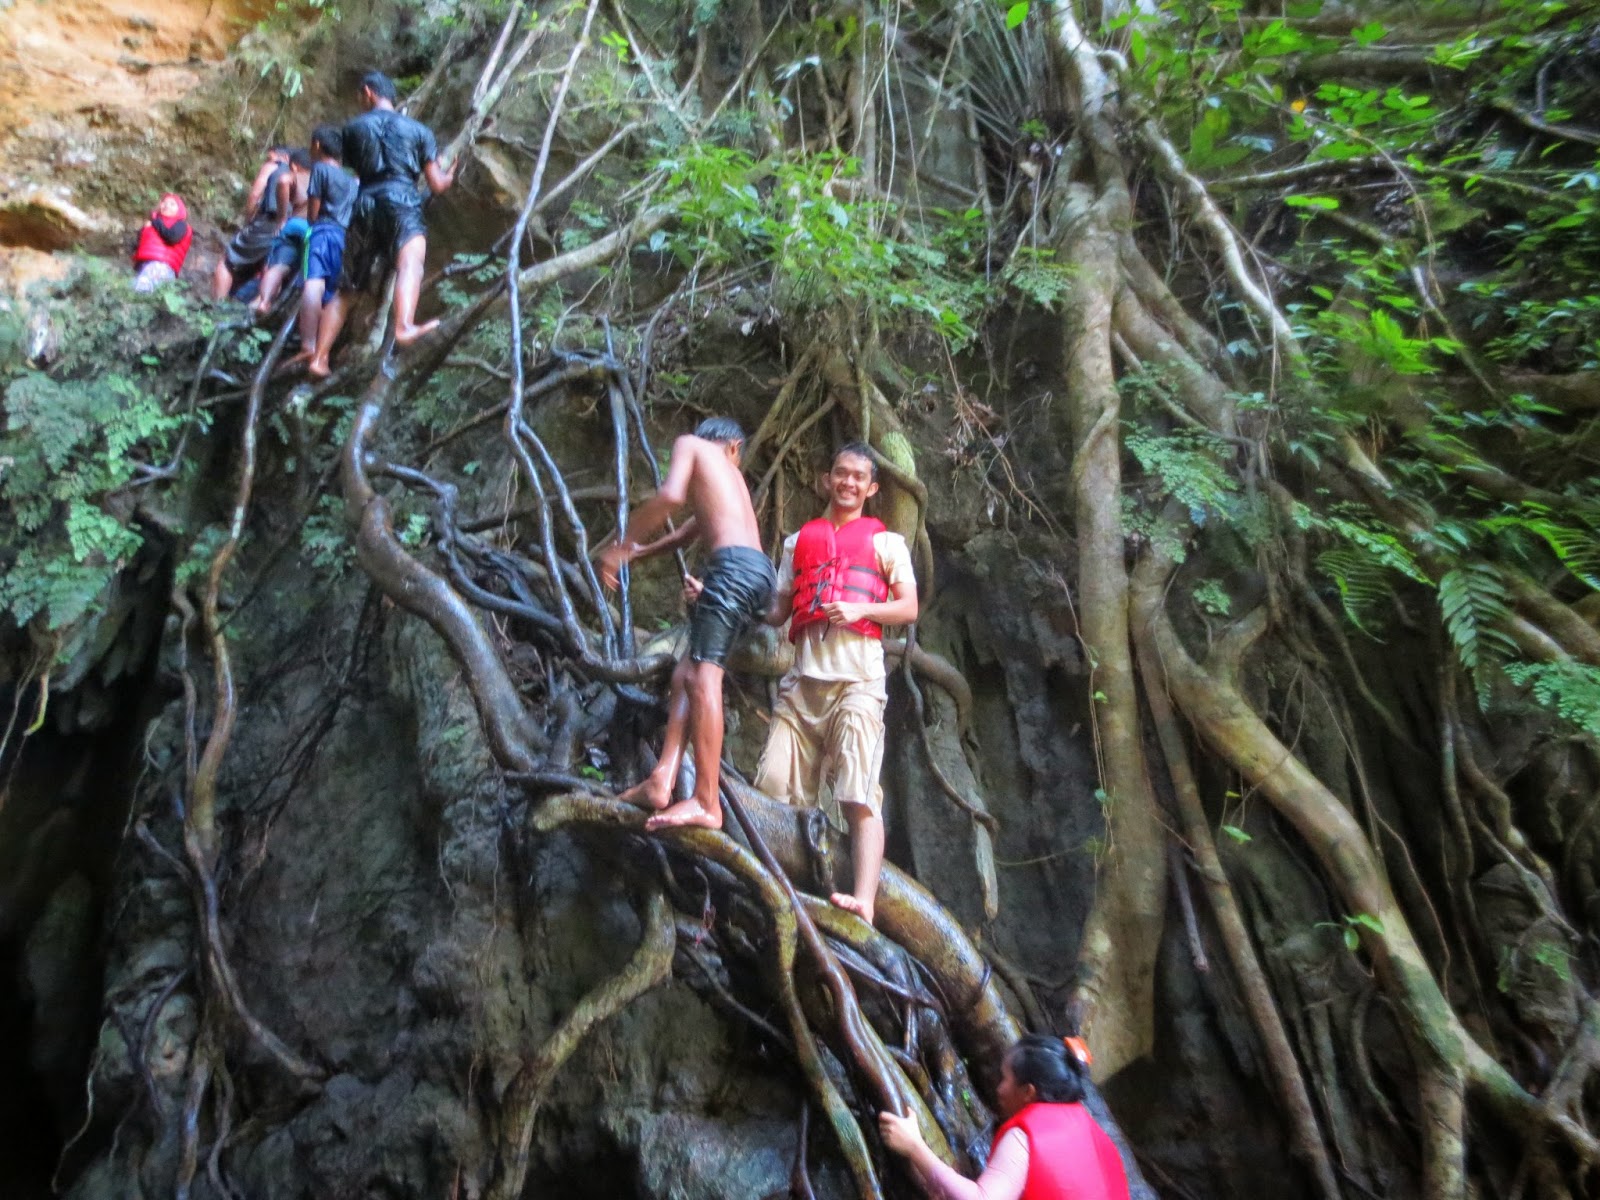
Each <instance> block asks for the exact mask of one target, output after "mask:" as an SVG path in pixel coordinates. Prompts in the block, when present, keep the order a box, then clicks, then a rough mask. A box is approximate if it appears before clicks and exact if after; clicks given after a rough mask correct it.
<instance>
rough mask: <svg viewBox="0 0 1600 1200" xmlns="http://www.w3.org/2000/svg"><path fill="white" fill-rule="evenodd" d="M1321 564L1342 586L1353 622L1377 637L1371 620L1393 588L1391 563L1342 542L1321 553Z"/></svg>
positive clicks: (1341, 597) (1341, 596)
mask: <svg viewBox="0 0 1600 1200" xmlns="http://www.w3.org/2000/svg"><path fill="white" fill-rule="evenodd" d="M1317 568H1318V570H1320V571H1321V572H1322V573H1323V574H1324V575H1326V576H1327V577H1328V578H1329V579H1330V580H1331V581H1332V582H1333V586H1334V587H1336V588H1338V589H1339V602H1340V604H1341V605H1342V606H1343V608H1344V615H1345V616H1346V617H1348V618H1350V623H1351V624H1352V625H1354V626H1355V627H1356V628H1357V629H1359V630H1361V632H1362V633H1364V634H1366V635H1367V636H1368V637H1372V638H1376V637H1377V636H1378V635H1377V634H1376V633H1375V632H1373V630H1372V629H1371V628H1369V627H1368V624H1367V622H1368V621H1369V620H1370V619H1371V616H1372V614H1373V613H1374V612H1375V611H1376V610H1377V609H1378V607H1379V606H1380V605H1382V604H1383V602H1384V601H1385V600H1386V599H1388V597H1389V596H1390V594H1391V593H1392V591H1393V581H1392V572H1391V571H1390V568H1389V567H1388V565H1387V564H1385V563H1384V562H1382V561H1380V560H1379V559H1378V558H1377V557H1376V556H1374V555H1373V554H1372V553H1371V552H1369V551H1367V550H1365V549H1363V548H1361V547H1357V546H1338V547H1335V548H1334V549H1332V550H1324V551H1323V552H1322V553H1321V554H1319V555H1317Z"/></svg>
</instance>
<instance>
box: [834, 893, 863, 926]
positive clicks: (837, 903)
mask: <svg viewBox="0 0 1600 1200" xmlns="http://www.w3.org/2000/svg"><path fill="white" fill-rule="evenodd" d="M828 902H829V903H830V904H832V905H833V906H834V907H835V908H842V909H844V910H845V912H848V913H855V915H856V916H858V917H860V918H861V919H862V920H863V921H865V922H866V923H867V924H868V925H871V924H872V905H870V904H865V903H863V902H862V901H860V900H857V899H856V898H855V897H854V896H852V895H851V894H850V893H849V892H834V893H833V895H831V896H829V897H828Z"/></svg>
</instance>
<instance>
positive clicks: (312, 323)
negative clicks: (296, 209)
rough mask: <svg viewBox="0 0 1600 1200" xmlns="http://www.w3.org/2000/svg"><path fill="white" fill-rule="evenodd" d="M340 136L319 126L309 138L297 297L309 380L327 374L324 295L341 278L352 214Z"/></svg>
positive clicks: (329, 345)
mask: <svg viewBox="0 0 1600 1200" xmlns="http://www.w3.org/2000/svg"><path fill="white" fill-rule="evenodd" d="M343 155H344V135H343V134H342V133H341V131H340V129H339V127H338V126H337V125H319V126H317V129H316V132H315V133H313V134H312V135H311V156H312V159H313V160H314V161H313V163H312V166H311V183H310V186H309V187H308V189H307V195H308V197H309V202H310V203H309V208H308V213H309V215H310V218H311V232H310V234H309V235H308V237H307V240H306V255H305V280H304V282H303V283H302V284H301V291H300V353H299V355H297V356H296V357H297V358H298V359H300V360H304V361H306V362H309V363H310V370H311V373H312V374H313V375H327V374H329V367H328V353H329V351H331V350H332V349H333V339H334V337H337V336H338V329H337V328H332V329H331V330H330V331H329V336H328V337H327V338H326V340H324V339H323V336H322V326H324V325H330V324H331V321H330V319H329V307H331V306H326V307H325V306H324V303H323V301H324V299H325V297H326V295H327V293H328V292H329V291H330V290H332V291H337V289H338V287H339V279H340V276H341V275H343V273H344V244H345V233H346V231H347V230H348V229H349V227H350V217H351V214H352V213H353V212H354V211H355V206H356V195H357V192H358V190H359V186H360V185H359V184H358V183H357V182H356V177H355V176H354V175H352V174H350V172H349V171H346V170H345V169H344V167H343V166H342V165H341V161H340V160H341V159H342V158H343Z"/></svg>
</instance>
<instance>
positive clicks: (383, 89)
mask: <svg viewBox="0 0 1600 1200" xmlns="http://www.w3.org/2000/svg"><path fill="white" fill-rule="evenodd" d="M361 86H362V87H363V88H367V89H369V90H370V91H371V92H372V94H373V95H374V96H376V97H377V98H378V99H379V100H387V101H388V102H389V103H390V104H393V103H394V102H395V101H396V100H398V99H400V93H399V91H398V90H397V89H396V88H395V86H394V80H392V79H390V78H389V77H388V76H387V75H385V74H384V73H383V72H382V71H368V72H367V73H366V74H365V75H363V76H362V77H361Z"/></svg>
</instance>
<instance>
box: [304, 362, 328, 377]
mask: <svg viewBox="0 0 1600 1200" xmlns="http://www.w3.org/2000/svg"><path fill="white" fill-rule="evenodd" d="M306 374H307V375H309V376H311V378H313V379H326V378H327V377H328V376H329V375H332V374H333V368H332V367H330V366H329V365H328V364H327V363H326V362H325V361H323V360H322V359H317V358H313V359H312V360H311V361H310V362H308V363H307V364H306Z"/></svg>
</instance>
